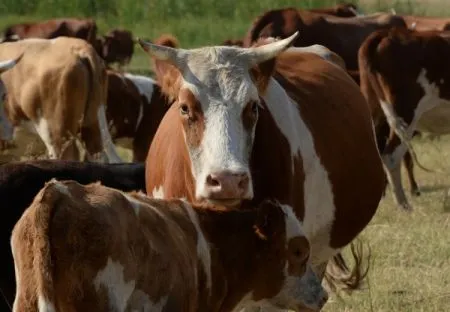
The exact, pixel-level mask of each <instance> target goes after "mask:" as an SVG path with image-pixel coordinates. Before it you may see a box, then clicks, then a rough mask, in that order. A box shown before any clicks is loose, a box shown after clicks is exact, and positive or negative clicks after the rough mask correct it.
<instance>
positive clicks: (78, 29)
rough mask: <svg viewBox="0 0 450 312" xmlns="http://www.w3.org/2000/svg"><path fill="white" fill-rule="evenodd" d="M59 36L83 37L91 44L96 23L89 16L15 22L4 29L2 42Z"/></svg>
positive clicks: (95, 33) (95, 34)
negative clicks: (85, 17) (84, 17)
mask: <svg viewBox="0 0 450 312" xmlns="http://www.w3.org/2000/svg"><path fill="white" fill-rule="evenodd" d="M60 36H66V37H74V38H79V39H84V40H86V41H87V42H89V43H91V44H92V43H94V41H95V38H96V36H97V24H96V23H95V21H94V20H93V19H90V18H88V19H83V18H58V19H51V20H46V21H41V22H35V23H21V24H15V25H11V26H8V27H7V28H6V29H5V30H4V38H3V40H2V42H6V41H17V40H20V39H25V38H42V39H53V38H56V37H60Z"/></svg>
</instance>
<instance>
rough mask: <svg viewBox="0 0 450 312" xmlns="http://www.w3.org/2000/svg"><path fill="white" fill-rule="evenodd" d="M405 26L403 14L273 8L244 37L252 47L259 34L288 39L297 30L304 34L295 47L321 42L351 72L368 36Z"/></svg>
mask: <svg viewBox="0 0 450 312" xmlns="http://www.w3.org/2000/svg"><path fill="white" fill-rule="evenodd" d="M393 26H399V27H405V28H406V24H405V21H404V20H403V18H402V17H401V16H398V15H393V14H388V13H374V14H371V15H366V16H357V17H350V18H342V17H336V16H326V15H319V14H316V13H312V12H307V11H303V10H298V9H295V8H285V9H277V10H271V11H268V12H266V13H264V14H263V15H261V16H259V17H257V18H256V20H255V21H254V23H253V25H252V26H251V27H250V29H249V30H248V32H247V35H246V37H245V38H244V44H243V46H244V47H250V46H251V45H252V44H253V43H254V42H255V41H256V40H258V38H260V37H263V38H265V37H274V38H287V37H289V36H291V35H292V34H293V33H295V32H296V31H299V32H300V33H301V34H302V35H301V36H299V37H298V38H297V39H296V40H295V42H294V46H296V47H305V46H310V45H313V44H320V45H323V46H325V47H327V48H328V49H330V50H332V51H333V52H335V53H337V54H338V55H339V56H341V57H342V58H343V59H344V61H345V64H346V67H347V69H348V70H349V71H355V70H358V50H359V47H360V46H361V44H362V42H363V41H364V39H365V38H367V36H368V35H370V34H371V33H372V32H374V31H375V30H378V29H385V28H391V27H393Z"/></svg>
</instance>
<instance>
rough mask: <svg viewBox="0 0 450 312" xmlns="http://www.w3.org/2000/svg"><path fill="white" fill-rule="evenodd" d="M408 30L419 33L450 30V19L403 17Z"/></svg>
mask: <svg viewBox="0 0 450 312" xmlns="http://www.w3.org/2000/svg"><path fill="white" fill-rule="evenodd" d="M402 17H403V19H404V20H405V22H406V25H407V26H408V28H410V29H412V30H417V31H428V30H450V18H448V17H436V16H415V15H402Z"/></svg>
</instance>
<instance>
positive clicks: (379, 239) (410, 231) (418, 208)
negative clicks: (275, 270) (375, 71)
mask: <svg viewBox="0 0 450 312" xmlns="http://www.w3.org/2000/svg"><path fill="white" fill-rule="evenodd" d="M414 146H415V147H416V150H417V153H418V156H419V158H420V160H422V163H424V164H425V165H426V166H427V167H428V168H432V169H434V170H440V171H444V172H440V173H427V172H423V171H421V170H420V169H417V170H416V174H417V175H416V176H417V181H418V183H419V184H420V185H421V186H422V195H421V196H420V197H418V198H413V199H412V204H413V205H414V209H415V210H414V211H413V212H412V213H406V212H404V211H402V210H400V209H399V208H397V207H396V206H395V205H394V201H393V197H392V193H391V191H390V190H389V191H388V192H387V195H386V197H385V198H384V199H383V201H382V203H381V205H380V208H379V210H378V213H377V214H376V216H375V217H374V219H373V220H372V222H371V223H370V224H369V226H368V227H367V228H366V229H365V231H364V232H363V233H362V234H361V237H362V238H363V239H364V240H365V241H367V242H368V243H369V244H370V247H371V250H372V256H373V257H372V258H373V259H372V261H373V264H372V267H371V270H370V273H369V279H368V283H367V285H366V289H364V290H362V291H358V292H355V293H353V295H352V296H351V297H344V300H345V302H342V301H340V300H339V299H337V298H336V297H332V298H331V300H330V302H329V303H328V304H327V306H326V308H325V309H324V311H326V312H331V311H346V312H350V311H354V312H357V311H377V312H384V311H395V312H400V311H405V312H406V311H426V312H432V311H433V312H438V311H439V312H445V311H450V205H449V206H447V207H444V199H445V197H446V194H447V191H448V190H449V188H450V158H449V156H450V137H442V138H441V139H440V140H437V141H430V140H429V139H420V140H415V144H414ZM403 176H404V177H405V176H406V175H405V174H404V175H403ZM404 183H405V187H406V188H407V189H408V191H409V184H408V183H407V179H404Z"/></svg>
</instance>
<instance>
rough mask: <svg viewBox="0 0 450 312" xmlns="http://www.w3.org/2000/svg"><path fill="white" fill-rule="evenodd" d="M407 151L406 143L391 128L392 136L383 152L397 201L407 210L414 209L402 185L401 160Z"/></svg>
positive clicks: (387, 172) (387, 173)
mask: <svg viewBox="0 0 450 312" xmlns="http://www.w3.org/2000/svg"><path fill="white" fill-rule="evenodd" d="M406 151H407V146H406V144H405V143H403V142H401V140H400V139H399V138H398V136H397V135H396V134H395V133H394V131H393V130H391V135H390V138H389V139H388V142H387V144H386V148H385V150H384V151H383V153H382V159H383V163H384V166H385V169H386V175H387V178H388V181H389V184H390V185H392V188H393V192H394V197H395V201H396V202H397V204H398V205H400V206H401V207H402V208H403V209H405V210H412V207H411V205H410V204H409V202H408V199H407V198H406V194H405V190H404V189H403V185H402V177H401V161H402V158H403V156H404V155H405V153H406Z"/></svg>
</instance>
